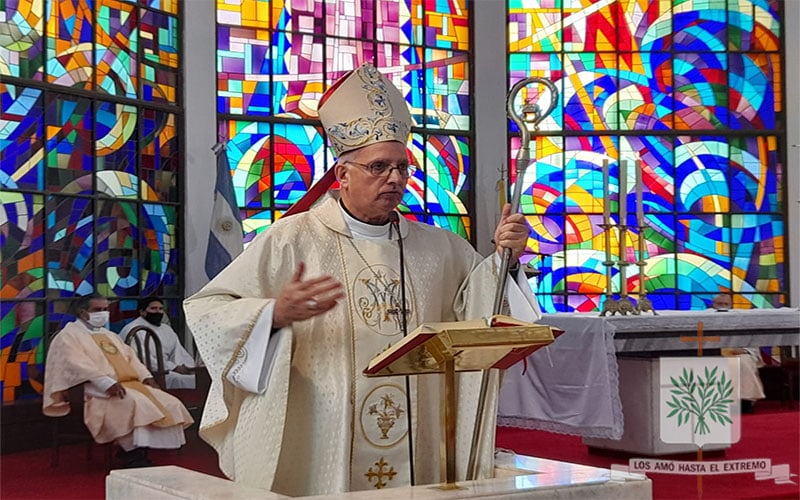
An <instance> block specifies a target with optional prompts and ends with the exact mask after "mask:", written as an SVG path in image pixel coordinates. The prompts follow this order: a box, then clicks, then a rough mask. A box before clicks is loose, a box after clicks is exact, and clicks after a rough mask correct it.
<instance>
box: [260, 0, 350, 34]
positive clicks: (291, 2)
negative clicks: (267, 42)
mask: <svg viewBox="0 0 800 500" xmlns="http://www.w3.org/2000/svg"><path fill="white" fill-rule="evenodd" d="M336 1H342V0H336ZM271 3H272V21H271V24H272V28H273V29H275V30H280V31H295V32H300V33H310V34H315V35H322V34H324V33H325V4H326V2H325V0H276V1H272V2H271Z"/></svg>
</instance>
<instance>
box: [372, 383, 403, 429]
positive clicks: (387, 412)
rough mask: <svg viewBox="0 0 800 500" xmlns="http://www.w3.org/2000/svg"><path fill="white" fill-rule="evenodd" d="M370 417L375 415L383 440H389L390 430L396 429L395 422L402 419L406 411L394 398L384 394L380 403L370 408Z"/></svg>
mask: <svg viewBox="0 0 800 500" xmlns="http://www.w3.org/2000/svg"><path fill="white" fill-rule="evenodd" d="M368 413H369V414H370V415H374V416H375V419H376V423H377V425H378V428H379V429H380V430H381V437H380V438H381V439H389V430H391V428H392V427H394V423H395V421H397V419H398V418H400V417H401V416H402V415H403V413H405V410H403V409H402V408H401V407H400V405H399V404H397V403H395V402H394V400H393V399H392V396H391V395H389V394H384V395H383V396H381V400H380V402H378V403H375V404H373V405H370V406H369V412H368Z"/></svg>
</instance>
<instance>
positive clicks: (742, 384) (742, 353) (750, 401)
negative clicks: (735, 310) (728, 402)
mask: <svg viewBox="0 0 800 500" xmlns="http://www.w3.org/2000/svg"><path fill="white" fill-rule="evenodd" d="M711 307H713V308H714V309H716V310H717V311H728V310H730V309H731V308H732V307H733V300H732V299H731V296H730V295H728V294H725V293H721V294H719V295H717V296H716V297H714V300H713V301H712V302H711ZM720 354H722V355H723V356H726V357H737V358H739V398H740V399H741V401H742V413H752V412H753V409H754V406H755V403H756V401H758V400H759V399H764V384H762V383H761V375H759V372H758V369H759V368H761V367H762V366H764V361H763V360H762V359H761V353H760V352H759V349H758V348H757V347H723V348H722V349H721V350H720Z"/></svg>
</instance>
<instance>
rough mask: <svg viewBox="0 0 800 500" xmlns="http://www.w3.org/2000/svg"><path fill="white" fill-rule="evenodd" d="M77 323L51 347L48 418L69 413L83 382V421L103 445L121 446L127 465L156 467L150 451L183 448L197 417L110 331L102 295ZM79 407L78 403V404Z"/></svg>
mask: <svg viewBox="0 0 800 500" xmlns="http://www.w3.org/2000/svg"><path fill="white" fill-rule="evenodd" d="M75 310H76V316H77V318H78V319H77V320H76V321H73V322H71V323H68V324H67V325H66V326H65V327H64V328H63V329H62V330H61V331H60V332H58V334H56V336H55V337H54V338H53V341H52V342H51V344H50V348H49V349H48V351H47V361H46V363H45V374H44V402H43V410H44V413H45V415H48V416H51V417H61V416H64V415H66V414H68V413H69V412H70V401H68V400H67V399H66V394H67V391H68V389H69V388H70V387H73V386H75V385H78V384H84V402H83V404H84V421H85V423H86V427H87V428H88V429H89V432H91V433H92V436H93V437H94V440H95V441H96V442H98V443H110V442H112V441H113V442H116V443H117V444H118V445H119V447H120V448H121V451H120V452H119V453H118V457H119V458H120V460H121V461H122V464H123V466H126V467H141V466H147V465H151V462H150V460H149V459H148V458H147V448H180V447H181V446H182V445H183V444H184V443H185V442H186V440H185V438H184V435H183V429H184V428H186V427H188V426H190V425H191V424H192V423H193V420H192V417H191V416H190V415H189V412H188V411H187V410H186V408H185V407H184V406H183V404H182V403H181V402H180V401H179V400H178V399H177V398H175V397H173V396H171V395H169V394H167V393H166V392H164V391H162V390H161V389H159V387H158V384H156V382H155V380H154V379H153V376H152V375H151V374H150V372H148V371H147V368H145V366H144V365H143V364H142V363H141V362H140V361H139V359H138V358H137V357H136V354H135V353H134V352H133V350H132V349H131V348H130V347H128V346H127V345H125V344H124V343H123V342H122V341H121V340H120V339H119V337H118V336H117V334H116V333H114V332H112V331H110V330H108V329H107V328H106V326H105V325H106V323H107V322H108V317H109V313H108V299H106V298H105V297H103V296H102V295H99V294H92V295H87V296H84V297H81V298H80V299H78V301H77V302H76V304H75ZM73 403H76V402H73Z"/></svg>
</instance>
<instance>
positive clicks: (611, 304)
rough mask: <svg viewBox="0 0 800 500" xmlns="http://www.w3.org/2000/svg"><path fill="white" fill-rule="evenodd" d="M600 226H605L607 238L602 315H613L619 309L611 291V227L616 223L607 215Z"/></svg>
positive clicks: (612, 262) (604, 231)
mask: <svg viewBox="0 0 800 500" xmlns="http://www.w3.org/2000/svg"><path fill="white" fill-rule="evenodd" d="M598 226H599V227H601V228H603V235H604V237H605V239H606V260H605V261H604V262H603V265H604V266H606V300H605V301H603V311H602V312H601V313H600V316H605V315H606V313H611V315H612V316H613V315H614V314H616V313H617V310H618V309H619V307H618V303H617V301H616V300H614V295H613V294H612V293H611V268H612V267H614V261H613V260H611V228H613V227H614V224H612V223H611V220H610V219H609V218H608V217H605V220H604V221H603V223H602V224H598Z"/></svg>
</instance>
